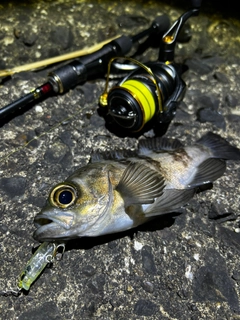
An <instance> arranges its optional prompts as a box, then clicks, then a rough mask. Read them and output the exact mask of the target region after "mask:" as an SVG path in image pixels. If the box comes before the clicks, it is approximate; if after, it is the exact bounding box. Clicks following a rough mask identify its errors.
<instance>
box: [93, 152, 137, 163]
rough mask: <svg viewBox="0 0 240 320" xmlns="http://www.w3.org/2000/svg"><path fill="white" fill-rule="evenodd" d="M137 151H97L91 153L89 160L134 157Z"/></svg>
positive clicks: (97, 160)
mask: <svg viewBox="0 0 240 320" xmlns="http://www.w3.org/2000/svg"><path fill="white" fill-rule="evenodd" d="M136 156H137V152H136V151H132V150H111V151H107V152H101V151H97V152H94V153H93V154H92V155H91V160H90V161H91V162H92V163H93V162H99V161H102V160H123V159H126V158H131V157H136Z"/></svg>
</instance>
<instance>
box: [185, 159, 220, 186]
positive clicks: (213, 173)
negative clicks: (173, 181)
mask: <svg viewBox="0 0 240 320" xmlns="http://www.w3.org/2000/svg"><path fill="white" fill-rule="evenodd" d="M225 169H226V162H225V161H224V160H220V159H213V158H210V159H207V160H205V161H204V162H203V163H201V164H200V165H199V166H198V168H197V172H196V174H195V176H194V178H193V180H192V181H191V182H190V183H189V185H188V187H189V188H195V187H198V186H201V185H203V184H206V183H209V182H213V181H215V180H216V179H218V178H219V177H221V176H222V175H223V173H224V172H225Z"/></svg>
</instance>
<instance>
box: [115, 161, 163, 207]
mask: <svg viewBox="0 0 240 320" xmlns="http://www.w3.org/2000/svg"><path fill="white" fill-rule="evenodd" d="M163 188H164V178H163V176H162V175H161V174H160V173H159V172H157V171H155V170H152V169H150V168H148V167H147V166H145V165H144V164H141V163H137V162H136V163H135V162H130V164H129V165H128V166H127V168H126V169H125V171H124V173H123V175H122V178H121V180H120V182H119V184H118V185H117V187H116V190H117V191H118V192H119V193H120V194H121V196H122V197H123V199H124V203H125V206H128V205H130V204H148V203H153V202H154V199H155V198H157V197H160V196H161V194H162V193H163Z"/></svg>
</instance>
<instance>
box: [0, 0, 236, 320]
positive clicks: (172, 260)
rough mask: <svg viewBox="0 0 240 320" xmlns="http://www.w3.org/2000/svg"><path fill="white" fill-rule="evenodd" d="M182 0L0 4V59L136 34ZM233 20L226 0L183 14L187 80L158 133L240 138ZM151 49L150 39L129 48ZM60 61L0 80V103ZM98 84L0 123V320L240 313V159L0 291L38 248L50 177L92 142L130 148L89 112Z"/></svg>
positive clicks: (9, 62) (1, 65)
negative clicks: (203, 185) (162, 210)
mask: <svg viewBox="0 0 240 320" xmlns="http://www.w3.org/2000/svg"><path fill="white" fill-rule="evenodd" d="M187 8H188V6H187V2H186V3H184V4H183V5H182V7H180V6H177V5H176V4H175V3H174V2H171V3H166V2H160V1H126V2H124V1H123V2H115V1H109V2H108V1H92V2H91V3H90V2H88V1H36V2H35V1H30V2H24V1H23V2H21V3H19V2H11V1H10V2H9V1H6V2H2V3H1V4H0V26H1V29H0V43H1V50H0V69H5V68H6V69H9V68H12V67H14V66H17V65H22V64H26V63H30V62H33V61H36V60H41V59H46V58H48V57H52V56H55V55H58V54H63V53H67V52H71V51H75V50H78V49H81V48H83V47H86V46H91V45H93V44H95V43H98V42H100V41H103V40H105V39H107V38H110V37H112V36H115V35H118V34H127V35H129V34H131V35H132V34H136V33H138V32H139V31H141V30H144V29H146V28H148V27H149V25H150V24H151V22H152V21H153V19H154V18H155V17H156V16H158V15H161V14H163V13H166V14H168V15H169V17H170V19H171V22H173V21H174V20H175V19H177V18H178V17H179V16H180V14H182V13H183V12H184V10H185V9H187ZM229 8H231V10H230V9H229ZM238 19H239V17H238V16H237V11H236V10H235V9H234V3H233V2H231V5H230V6H228V8H225V7H224V3H222V2H221V3H218V4H217V3H216V2H210V1H209V2H206V3H204V4H203V8H202V11H201V13H200V15H199V16H198V17H193V18H191V19H190V20H189V21H188V27H187V28H186V29H185V32H186V35H187V36H186V35H185V36H184V35H183V39H182V40H184V39H185V40H186V41H182V42H181V43H178V45H177V46H176V52H175V53H176V57H175V59H176V61H177V62H179V63H185V64H186V65H187V66H188V67H189V70H188V71H187V72H186V73H185V74H184V75H183V77H184V80H185V82H186V84H187V91H186V95H185V98H184V100H183V102H182V103H181V105H180V107H179V108H178V111H177V114H176V117H175V118H174V120H173V121H172V122H171V124H170V126H169V128H168V131H167V133H166V136H168V137H171V138H178V139H179V140H181V141H182V142H183V143H184V144H185V145H187V144H190V143H192V142H194V141H195V140H196V139H197V138H199V137H201V136H202V135H203V134H204V133H206V132H207V131H212V132H215V133H218V134H220V135H221V136H223V137H224V138H226V139H227V140H228V141H229V142H230V143H232V144H234V145H235V146H237V147H240V137H239V119H240V105H239V97H240V93H239V92H240V91H239V77H240V76H239V61H240V51H239V30H240V25H239V20H238ZM157 56H158V50H157V49H156V48H149V49H147V50H146V52H144V53H143V54H141V55H140V56H138V57H137V58H138V59H139V60H140V61H143V62H146V61H149V60H152V61H154V60H156V59H157ZM56 67H57V66H50V67H48V68H46V69H43V70H40V71H37V72H23V73H19V74H14V75H13V76H12V77H11V78H10V77H9V78H4V79H2V82H1V85H0V106H1V107H3V106H5V105H6V104H8V103H10V102H12V101H13V100H15V99H17V98H19V97H20V96H22V95H23V94H26V93H28V92H29V91H30V90H31V89H32V88H34V87H37V86H39V85H41V84H42V83H44V82H45V81H46V75H47V73H48V72H49V71H51V70H52V69H54V68H56ZM113 82H114V80H113V81H111V85H112V83H113ZM104 85H105V80H104V79H103V78H100V79H92V80H91V81H87V82H85V83H83V84H81V85H78V86H77V87H75V88H73V89H71V90H69V91H68V92H67V93H65V94H62V95H56V96H51V97H49V98H48V99H46V100H44V101H41V102H37V103H35V104H33V105H32V106H31V108H28V110H26V111H25V112H20V113H19V114H17V115H16V116H12V117H10V118H8V119H3V120H1V128H0V139H1V143H0V157H1V160H0V208H1V209H0V239H1V241H0V264H1V271H0V292H1V295H0V318H1V319H20V320H24V319H28V320H29V319H39V320H42V319H50V320H52V319H127V318H129V319H180V320H182V319H239V318H240V309H239V298H240V290H239V284H240V273H239V267H240V262H239V253H240V218H239V181H240V163H237V162H234V161H229V162H228V163H227V170H226V173H225V174H224V176H223V177H222V178H220V179H219V180H217V181H216V182H215V183H214V186H213V188H212V189H211V190H206V191H203V192H201V193H198V194H197V195H196V196H195V198H194V199H192V200H191V201H189V203H188V204H187V205H186V206H185V207H184V208H183V209H181V210H180V211H179V212H178V213H176V214H174V215H166V216H164V217H159V218H157V219H156V220H154V221H153V222H150V223H148V224H146V225H144V226H141V227H139V228H137V229H135V230H132V231H128V232H124V233H121V234H115V235H109V236H105V237H99V238H83V239H78V240H73V241H70V242H69V243H68V245H67V250H66V252H65V254H64V257H63V259H62V260H61V261H59V262H54V264H53V265H52V266H51V267H49V268H46V269H45V271H44V273H43V274H42V275H41V276H40V277H39V279H38V280H37V281H36V282H35V283H34V284H33V286H32V287H31V289H30V291H29V293H24V294H22V295H21V296H19V297H14V296H11V295H10V296H4V295H3V293H4V291H6V290H9V289H10V288H13V289H14V288H16V280H17V278H18V276H19V273H20V271H21V269H22V268H23V267H24V265H25V264H26V262H27V261H28V259H29V258H30V257H31V254H32V248H33V247H34V246H36V245H38V243H37V242H36V241H34V240H33V238H32V234H33V231H34V230H35V227H34V225H33V218H34V216H35V215H36V214H37V212H38V211H39V210H40V208H41V207H42V206H43V205H44V203H45V200H46V198H47V195H48V192H49V190H50V188H51V186H52V185H54V184H55V183H57V182H60V181H62V180H64V179H65V178H66V177H67V176H68V175H69V174H70V173H71V172H73V171H74V170H75V169H76V168H78V167H79V166H81V165H84V164H86V163H87V162H88V161H89V159H90V156H91V154H92V152H94V151H97V150H100V151H102V152H104V151H110V150H113V149H128V150H134V148H136V146H137V139H136V138H134V137H118V136H117V135H116V134H114V133H113V132H110V131H109V130H107V128H106V126H105V121H104V119H103V118H101V117H100V116H99V113H98V110H97V109H98V100H99V96H100V95H101V93H102V92H103V90H104ZM150 134H151V132H150V133H149V132H148V133H146V134H145V136H146V137H148V136H149V135H150Z"/></svg>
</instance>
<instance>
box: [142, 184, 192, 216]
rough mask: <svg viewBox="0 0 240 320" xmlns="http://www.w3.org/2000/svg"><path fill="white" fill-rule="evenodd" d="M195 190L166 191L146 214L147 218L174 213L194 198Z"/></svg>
mask: <svg viewBox="0 0 240 320" xmlns="http://www.w3.org/2000/svg"><path fill="white" fill-rule="evenodd" d="M194 193H195V189H165V190H164V192H163V194H162V196H161V197H160V198H158V199H157V200H156V201H155V202H154V203H153V204H152V205H150V206H149V207H148V208H147V209H146V210H145V212H144V215H145V216H146V217H153V216H158V215H162V214H165V213H170V212H174V211H175V210H176V209H179V208H181V207H182V206H183V205H185V204H186V203H187V202H188V201H189V200H190V199H192V197H193V196H194Z"/></svg>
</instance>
